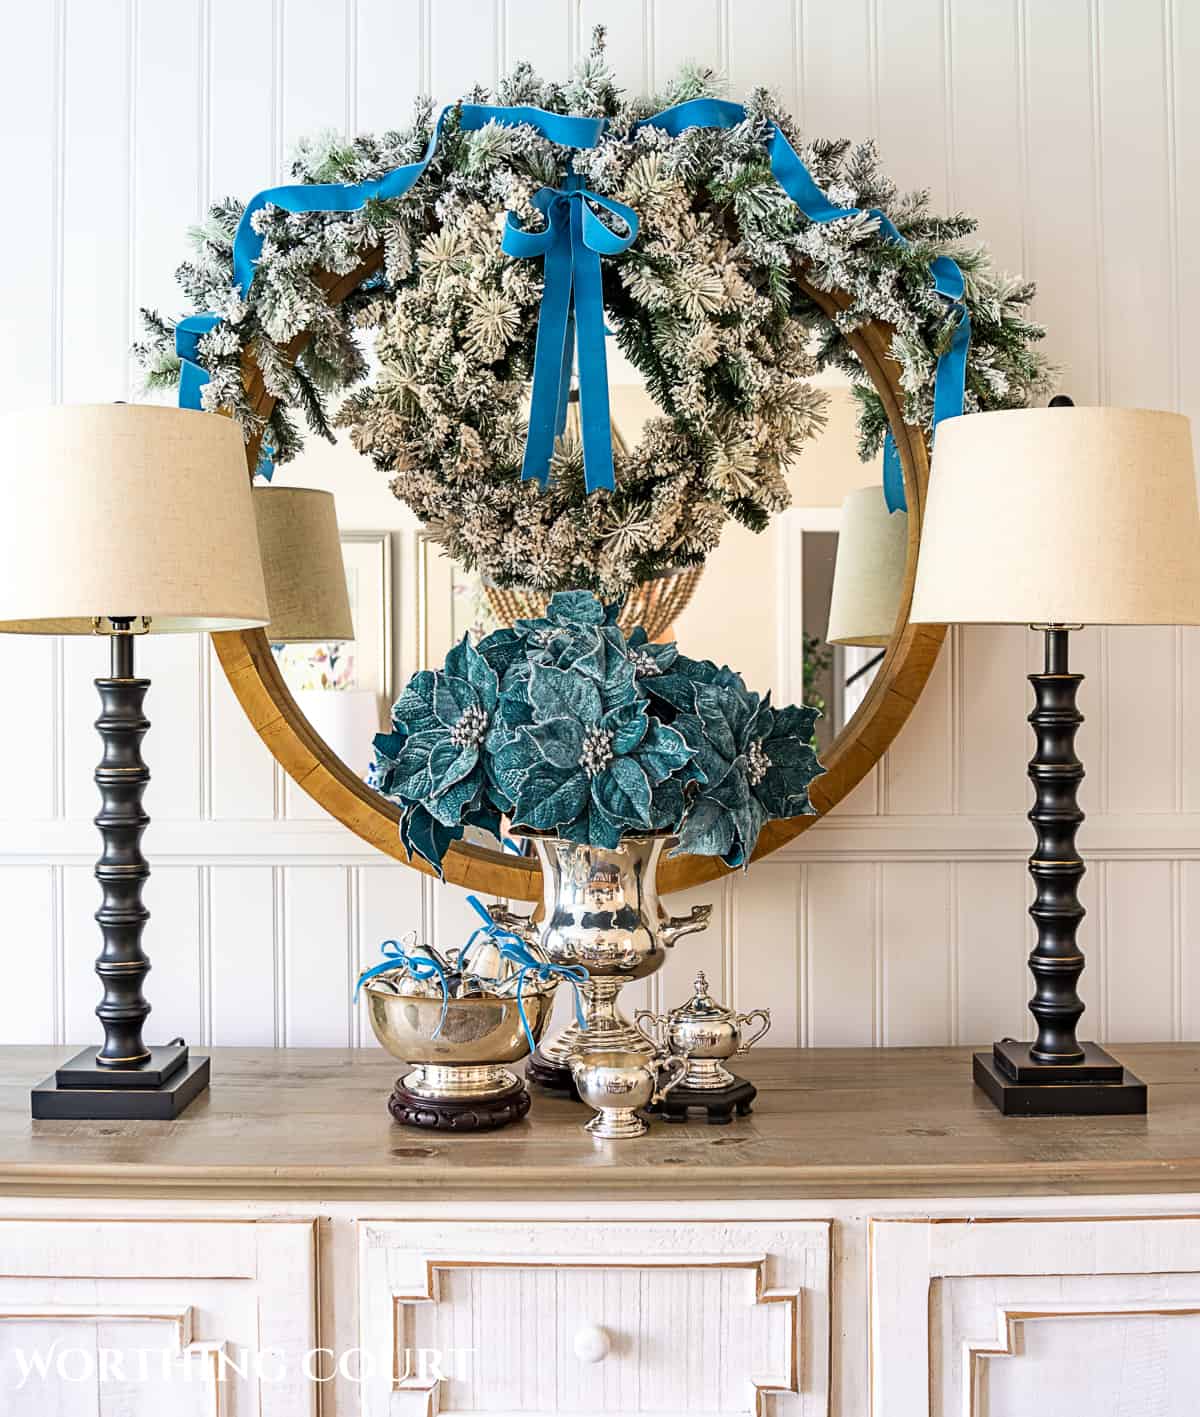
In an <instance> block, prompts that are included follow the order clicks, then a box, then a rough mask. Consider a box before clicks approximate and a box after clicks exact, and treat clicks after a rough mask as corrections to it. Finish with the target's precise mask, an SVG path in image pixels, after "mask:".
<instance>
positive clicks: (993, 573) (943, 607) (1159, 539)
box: [911, 407, 1200, 625]
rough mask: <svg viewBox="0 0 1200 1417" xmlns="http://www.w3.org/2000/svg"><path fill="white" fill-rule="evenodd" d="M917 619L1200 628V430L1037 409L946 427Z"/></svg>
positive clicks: (1161, 418)
mask: <svg viewBox="0 0 1200 1417" xmlns="http://www.w3.org/2000/svg"><path fill="white" fill-rule="evenodd" d="M911 618H912V620H913V621H915V622H923V623H928V624H947V623H960V624H1018V625H1195V624H1200V514H1198V512H1197V501H1196V476H1195V466H1194V463H1193V460H1192V437H1191V426H1190V424H1189V421H1188V420H1187V419H1186V418H1184V417H1182V416H1181V415H1180V414H1177V413H1159V412H1155V411H1152V410H1149V409H1134V408H1074V407H1072V408H1026V409H1012V410H1006V411H1003V412H997V413H974V414H968V415H965V416H963V417H960V418H949V419H947V420H946V421H945V422H944V423H942V424H940V425H939V427H938V431H937V440H936V443H935V445H934V454H933V467H932V471H931V473H930V479H929V495H928V499H927V502H926V507H925V517H924V523H923V526H922V529H921V551H920V557H919V560H918V564H917V580H916V587H915V590H914V592H913V603H912V615H911Z"/></svg>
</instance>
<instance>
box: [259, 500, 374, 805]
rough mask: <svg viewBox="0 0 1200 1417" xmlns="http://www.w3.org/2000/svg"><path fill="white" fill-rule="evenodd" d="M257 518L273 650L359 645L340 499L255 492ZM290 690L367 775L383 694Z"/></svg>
mask: <svg viewBox="0 0 1200 1417" xmlns="http://www.w3.org/2000/svg"><path fill="white" fill-rule="evenodd" d="M254 512H255V516H256V518H257V521H258V544H259V546H260V547H261V549H262V560H263V575H264V576H265V578H266V582H267V603H268V604H269V605H270V607H271V623H270V624H269V625H268V626H267V630H266V634H267V638H268V639H269V640H270V641H271V643H272V644H326V643H335V642H339V641H340V642H345V641H347V640H353V639H354V618H353V613H352V610H351V606H350V592H349V589H348V587H347V584H346V566H345V562H344V561H343V560H342V542H341V536H340V534H339V532H338V523H337V510H336V506H335V503H334V499H333V494H332V493H331V492H322V491H319V490H317V489H316V488H309V487H256V488H255V489H254ZM284 674H285V679H288V675H287V671H286V670H285V671H284ZM288 689H289V691H290V693H291V695H292V698H293V699H295V701H296V704H297V706H298V707H299V709H300V711H301V712H302V713H303V714H304V716H305V718H306V719H307V720H308V726H309V727H310V728H311V729H312V730H313V732H314V733H316V734H317V735H318V736H319V737H320V738H322V739H323V740H324V742H325V744H326V746H327V747H328V748H329V749H330V751H331V752H332V753H333V755H334V757H336V758H340V759H341V760H342V762H344V763H346V764H347V766H348V767H350V768H352V769H353V770H354V772H355V773H357V774H358V776H359V777H365V776H366V772H367V768H368V767H369V766H370V762H371V757H372V755H373V753H374V744H375V735H376V734H377V733H378V732H379V730H380V727H381V723H380V712H379V697H378V695H377V694H375V692H374V691H373V690H370V689H344V688H343V689H338V688H332V687H330V688H308V687H305V686H303V685H300V684H296V683H294V682H291V681H290V679H288Z"/></svg>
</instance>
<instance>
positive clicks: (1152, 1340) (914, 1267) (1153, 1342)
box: [871, 1216, 1200, 1417]
mask: <svg viewBox="0 0 1200 1417" xmlns="http://www.w3.org/2000/svg"><path fill="white" fill-rule="evenodd" d="M872 1240H873V1244H872V1262H871V1301H872V1302H871V1344H872V1360H873V1361H872V1414H873V1417H923V1414H927V1413H928V1414H930V1417H1027V1414H1028V1413H1030V1412H1033V1411H1058V1410H1063V1411H1067V1410H1071V1411H1078V1412H1087V1413H1089V1414H1092V1417H1125V1415H1126V1414H1131V1413H1136V1414H1138V1415H1139V1417H1141V1414H1146V1417H1149V1414H1151V1413H1153V1414H1154V1417H1191V1414H1192V1413H1193V1412H1194V1411H1195V1407H1196V1397H1195V1392H1196V1385H1195V1366H1196V1362H1195V1355H1196V1353H1197V1352H1200V1217H1190V1216H1143V1217H1136V1218H1123V1217H1122V1218H1117V1217H1094V1218H1086V1219H1070V1220H1065V1219H1064V1220H1055V1219H1044V1220H1020V1219H1012V1220H1006V1219H987V1220H962V1221H958V1220H954V1221H945V1220H941V1221H875V1222H873V1223H872Z"/></svg>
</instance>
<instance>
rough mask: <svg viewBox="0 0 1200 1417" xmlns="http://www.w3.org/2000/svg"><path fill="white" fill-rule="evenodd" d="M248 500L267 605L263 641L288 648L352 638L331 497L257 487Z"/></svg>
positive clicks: (304, 490)
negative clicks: (251, 503)
mask: <svg viewBox="0 0 1200 1417" xmlns="http://www.w3.org/2000/svg"><path fill="white" fill-rule="evenodd" d="M253 501H254V512H255V517H256V519H257V522H258V544H259V547H260V548H261V551H262V563H263V574H264V575H265V576H266V580H267V601H268V603H269V605H270V607H271V623H270V624H269V625H268V626H267V638H268V639H269V640H272V641H282V642H285V643H289V644H295V643H298V642H304V641H317V640H352V639H353V638H354V621H353V619H352V618H351V614H350V594H349V591H348V590H347V588H346V568H345V565H344V563H343V561H342V543H341V540H340V538H339V536H338V524H337V513H336V511H335V509H334V501H333V494H332V493H331V492H319V491H316V490H315V489H310V488H307V487H256V488H255V489H254V492H253Z"/></svg>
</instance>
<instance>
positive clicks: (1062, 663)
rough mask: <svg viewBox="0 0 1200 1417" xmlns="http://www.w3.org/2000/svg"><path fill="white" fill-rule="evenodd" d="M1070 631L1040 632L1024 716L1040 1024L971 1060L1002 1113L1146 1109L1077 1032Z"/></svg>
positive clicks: (1122, 1073)
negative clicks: (1031, 743) (1030, 749)
mask: <svg viewBox="0 0 1200 1417" xmlns="http://www.w3.org/2000/svg"><path fill="white" fill-rule="evenodd" d="M1069 633H1070V632H1069V631H1068V630H1067V629H1065V628H1064V627H1062V626H1059V625H1051V626H1047V627H1045V637H1046V660H1045V672H1044V673H1042V674H1031V675H1030V676H1029V682H1030V683H1031V684H1032V685H1033V693H1034V709H1033V712H1032V713H1031V714H1030V715H1029V722H1030V723H1031V724H1032V725H1033V729H1034V732H1035V734H1036V735H1037V748H1036V751H1035V752H1034V755H1033V758H1032V760H1031V761H1030V764H1029V777H1030V780H1031V781H1032V783H1033V790H1034V804H1033V807H1032V808H1031V810H1030V812H1029V820H1030V821H1031V822H1032V823H1033V826H1034V830H1035V831H1036V832H1037V848H1036V850H1035V851H1034V854H1033V855H1032V856H1031V857H1030V858H1029V874H1030V875H1031V876H1032V877H1033V884H1034V901H1033V904H1032V905H1031V906H1030V907H1029V913H1030V915H1031V916H1032V917H1033V920H1034V924H1035V925H1036V926H1037V944H1036V945H1035V946H1034V948H1033V953H1032V954H1031V955H1030V956H1029V968H1030V970H1031V972H1032V974H1033V977H1034V992H1033V998H1032V999H1030V1001H1029V1011H1030V1013H1032V1014H1033V1017H1034V1019H1035V1021H1036V1023H1037V1037H1036V1038H1035V1039H1034V1041H1033V1042H1032V1043H1016V1042H1014V1041H1013V1040H1012V1039H1011V1038H1005V1039H1001V1041H1000V1042H999V1043H996V1044H994V1045H993V1047H992V1052H991V1054H990V1055H989V1054H987V1053H976V1054H975V1056H974V1061H973V1075H974V1079H975V1082H976V1084H977V1085H978V1086H979V1087H980V1088H982V1089H983V1091H984V1092H985V1093H986V1094H987V1096H988V1097H989V1098H990V1099H991V1100H992V1102H993V1103H994V1104H995V1105H996V1106H997V1107H998V1108H999V1109H1000V1111H1001V1112H1003V1113H1004V1114H1005V1115H1006V1116H1016V1115H1025V1116H1032V1115H1036V1114H1041V1115H1050V1116H1060V1117H1061V1116H1083V1117H1087V1116H1101V1115H1102V1116H1114V1115H1128V1114H1131V1113H1141V1112H1145V1110H1146V1087H1145V1084H1144V1083H1143V1082H1142V1081H1141V1080H1140V1079H1139V1078H1136V1077H1134V1076H1133V1074H1132V1073H1130V1072H1129V1071H1128V1070H1127V1069H1126V1068H1124V1067H1123V1066H1122V1065H1121V1064H1120V1063H1119V1062H1118V1061H1117V1060H1116V1059H1115V1058H1114V1057H1112V1056H1111V1055H1110V1054H1109V1053H1106V1052H1105V1051H1104V1049H1103V1048H1100V1047H1098V1046H1097V1045H1096V1044H1095V1043H1080V1042H1079V1040H1078V1039H1077V1038H1076V1036H1075V1028H1076V1025H1077V1024H1078V1022H1079V1019H1080V1016H1081V1015H1082V1013H1083V1010H1084V1003H1083V1000H1082V999H1081V998H1080V997H1079V992H1078V987H1077V986H1078V983H1079V976H1080V975H1081V974H1082V973H1083V965H1084V959H1083V952H1082V951H1081V950H1080V948H1079V945H1078V942H1077V939H1076V936H1077V935H1078V932H1079V925H1080V922H1081V921H1082V919H1083V917H1084V914H1085V913H1086V912H1085V911H1084V908H1083V906H1082V905H1081V904H1080V900H1079V893H1078V892H1079V882H1080V881H1081V880H1082V879H1083V873H1084V871H1085V869H1086V868H1085V866H1084V864H1083V861H1082V860H1081V859H1080V856H1079V852H1078V849H1077V848H1076V845H1075V836H1076V833H1077V832H1078V830H1079V827H1080V824H1081V823H1082V821H1083V812H1082V811H1081V810H1080V806H1079V799H1078V791H1079V784H1080V783H1081V782H1082V781H1083V764H1082V763H1081V762H1080V761H1079V759H1078V758H1077V757H1076V755H1075V735H1076V733H1078V731H1079V726H1080V724H1082V722H1083V715H1082V714H1081V713H1080V712H1079V710H1078V708H1077V707H1076V703H1075V700H1076V695H1077V694H1078V691H1079V686H1080V684H1081V683H1082V682H1083V675H1082V674H1071V673H1070V672H1069V671H1068V668H1067V658H1068V637H1069Z"/></svg>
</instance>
